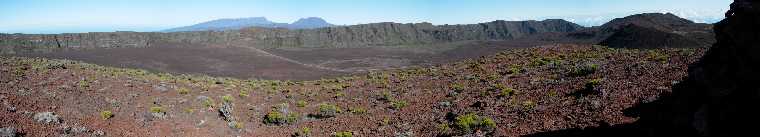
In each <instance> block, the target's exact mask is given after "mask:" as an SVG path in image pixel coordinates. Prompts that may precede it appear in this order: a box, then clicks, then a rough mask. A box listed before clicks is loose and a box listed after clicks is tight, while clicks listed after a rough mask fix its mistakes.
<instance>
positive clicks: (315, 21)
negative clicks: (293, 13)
mask: <svg viewBox="0 0 760 137" xmlns="http://www.w3.org/2000/svg"><path fill="white" fill-rule="evenodd" d="M289 26H290V28H291V29H313V28H324V27H331V26H335V25H333V24H330V23H327V21H325V20H324V19H322V18H319V17H307V18H301V19H298V20H297V21H295V22H293V23H291V24H290V25H289Z"/></svg>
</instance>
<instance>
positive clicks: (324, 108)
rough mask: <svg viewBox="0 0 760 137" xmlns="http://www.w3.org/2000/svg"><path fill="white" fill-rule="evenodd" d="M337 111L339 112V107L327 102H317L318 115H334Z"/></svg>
mask: <svg viewBox="0 0 760 137" xmlns="http://www.w3.org/2000/svg"><path fill="white" fill-rule="evenodd" d="M338 113H341V110H340V107H338V106H335V105H330V104H327V103H321V104H319V114H318V115H319V116H320V117H335V115H337V114H338Z"/></svg>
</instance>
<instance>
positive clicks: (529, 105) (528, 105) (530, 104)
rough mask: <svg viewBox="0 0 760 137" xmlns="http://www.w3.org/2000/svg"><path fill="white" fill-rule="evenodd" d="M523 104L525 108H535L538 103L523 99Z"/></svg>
mask: <svg viewBox="0 0 760 137" xmlns="http://www.w3.org/2000/svg"><path fill="white" fill-rule="evenodd" d="M522 106H523V108H524V109H525V110H533V108H535V107H536V103H535V102H533V101H530V100H528V101H523V103H522Z"/></svg>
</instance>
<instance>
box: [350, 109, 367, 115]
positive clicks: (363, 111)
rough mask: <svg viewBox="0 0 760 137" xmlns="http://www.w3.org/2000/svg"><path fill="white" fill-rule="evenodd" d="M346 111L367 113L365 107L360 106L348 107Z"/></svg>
mask: <svg viewBox="0 0 760 137" xmlns="http://www.w3.org/2000/svg"><path fill="white" fill-rule="evenodd" d="M348 111H349V112H351V113H352V114H365V113H367V110H366V109H364V108H360V107H355V108H349V109H348Z"/></svg>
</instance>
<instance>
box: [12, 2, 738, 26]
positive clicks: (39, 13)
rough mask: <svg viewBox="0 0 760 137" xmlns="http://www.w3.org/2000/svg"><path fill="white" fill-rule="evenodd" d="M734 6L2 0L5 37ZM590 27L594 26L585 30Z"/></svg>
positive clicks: (572, 16) (704, 13)
mask: <svg viewBox="0 0 760 137" xmlns="http://www.w3.org/2000/svg"><path fill="white" fill-rule="evenodd" d="M730 2H731V0H0V32H2V33H64V32H89V31H116V30H123V31H157V30H162V29H167V28H172V27H179V26H186V25H192V24H196V23H200V22H204V21H209V20H214V19H219V18H241V17H261V16H263V17H267V18H269V19H270V20H272V21H275V22H287V23H289V22H293V21H295V20H297V19H299V18H302V17H312V16H315V17H322V18H324V19H326V20H327V21H328V22H331V23H334V24H340V25H351V24H362V23H374V22H402V23H413V22H431V23H433V24H471V23H479V22H486V21H493V20H528V19H533V20H541V19H545V18H564V19H568V20H573V21H577V22H580V23H579V24H583V25H587V24H590V25H595V24H598V22H599V21H594V19H595V18H601V17H604V19H600V20H602V21H604V20H608V18H612V17H622V16H625V15H628V14H633V13H640V12H678V13H680V14H677V15H682V16H689V17H687V18H689V19H691V18H694V19H695V20H700V19H699V18H708V19H705V20H706V21H703V22H709V21H714V20H716V19H715V18H719V17H720V16H721V15H722V12H725V10H726V9H728V5H729V3H730ZM583 21H589V22H590V23H585V24H584V23H583Z"/></svg>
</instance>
